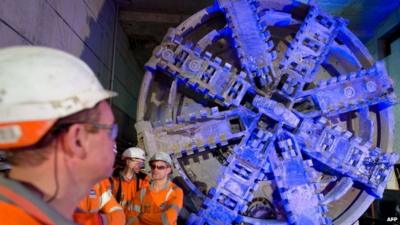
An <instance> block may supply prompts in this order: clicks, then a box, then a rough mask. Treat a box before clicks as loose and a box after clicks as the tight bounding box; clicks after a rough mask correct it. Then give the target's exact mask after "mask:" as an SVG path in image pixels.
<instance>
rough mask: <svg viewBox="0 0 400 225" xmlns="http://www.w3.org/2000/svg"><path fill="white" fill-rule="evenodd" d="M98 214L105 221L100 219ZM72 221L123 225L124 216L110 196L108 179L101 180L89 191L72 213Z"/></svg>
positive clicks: (86, 223)
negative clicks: (104, 218)
mask: <svg viewBox="0 0 400 225" xmlns="http://www.w3.org/2000/svg"><path fill="white" fill-rule="evenodd" d="M100 213H101V214H102V215H104V216H105V217H106V220H107V221H103V220H102V219H101V216H100ZM74 220H75V222H77V223H79V224H84V225H92V224H93V225H94V224H100V225H101V224H103V222H106V224H110V225H123V224H125V214H124V212H123V209H122V207H121V206H120V205H119V204H118V203H117V201H116V200H115V198H114V197H113V196H112V194H111V185H110V182H109V180H108V179H105V180H102V181H101V182H99V183H97V184H96V185H95V186H94V187H93V188H91V189H90V190H89V193H88V195H87V196H86V197H85V198H84V199H83V200H82V201H81V202H80V204H79V207H78V210H77V211H76V212H75V213H74Z"/></svg>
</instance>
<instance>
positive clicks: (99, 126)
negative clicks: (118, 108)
mask: <svg viewBox="0 0 400 225" xmlns="http://www.w3.org/2000/svg"><path fill="white" fill-rule="evenodd" d="M84 124H87V125H90V126H93V127H94V128H97V129H106V130H109V131H110V137H111V138H112V139H113V140H115V139H116V138H117V136H118V124H116V123H113V124H100V123H84Z"/></svg>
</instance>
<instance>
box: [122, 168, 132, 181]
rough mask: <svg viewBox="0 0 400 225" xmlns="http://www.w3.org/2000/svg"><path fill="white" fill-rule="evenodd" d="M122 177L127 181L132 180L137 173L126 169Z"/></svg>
mask: <svg viewBox="0 0 400 225" xmlns="http://www.w3.org/2000/svg"><path fill="white" fill-rule="evenodd" d="M122 175H123V176H124V178H125V179H127V180H130V179H132V178H133V177H134V175H135V171H133V169H130V168H128V167H125V169H124V170H123V172H122Z"/></svg>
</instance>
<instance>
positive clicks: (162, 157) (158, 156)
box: [149, 152, 172, 166]
mask: <svg viewBox="0 0 400 225" xmlns="http://www.w3.org/2000/svg"><path fill="white" fill-rule="evenodd" d="M153 161H164V162H166V163H168V164H169V165H170V166H172V159H171V157H170V156H169V154H168V153H166V152H156V153H154V155H153V156H152V157H151V158H150V160H149V163H151V162H153Z"/></svg>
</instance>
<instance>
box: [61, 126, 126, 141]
mask: <svg viewBox="0 0 400 225" xmlns="http://www.w3.org/2000/svg"><path fill="white" fill-rule="evenodd" d="M73 124H83V125H88V126H91V127H92V128H94V129H106V130H109V131H110V138H111V139H112V140H115V139H116V138H117V136H118V124H116V123H113V124H101V123H90V122H69V123H63V124H58V125H57V127H55V128H53V129H54V130H55V131H61V130H63V129H66V128H68V127H69V126H71V125H73Z"/></svg>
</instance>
